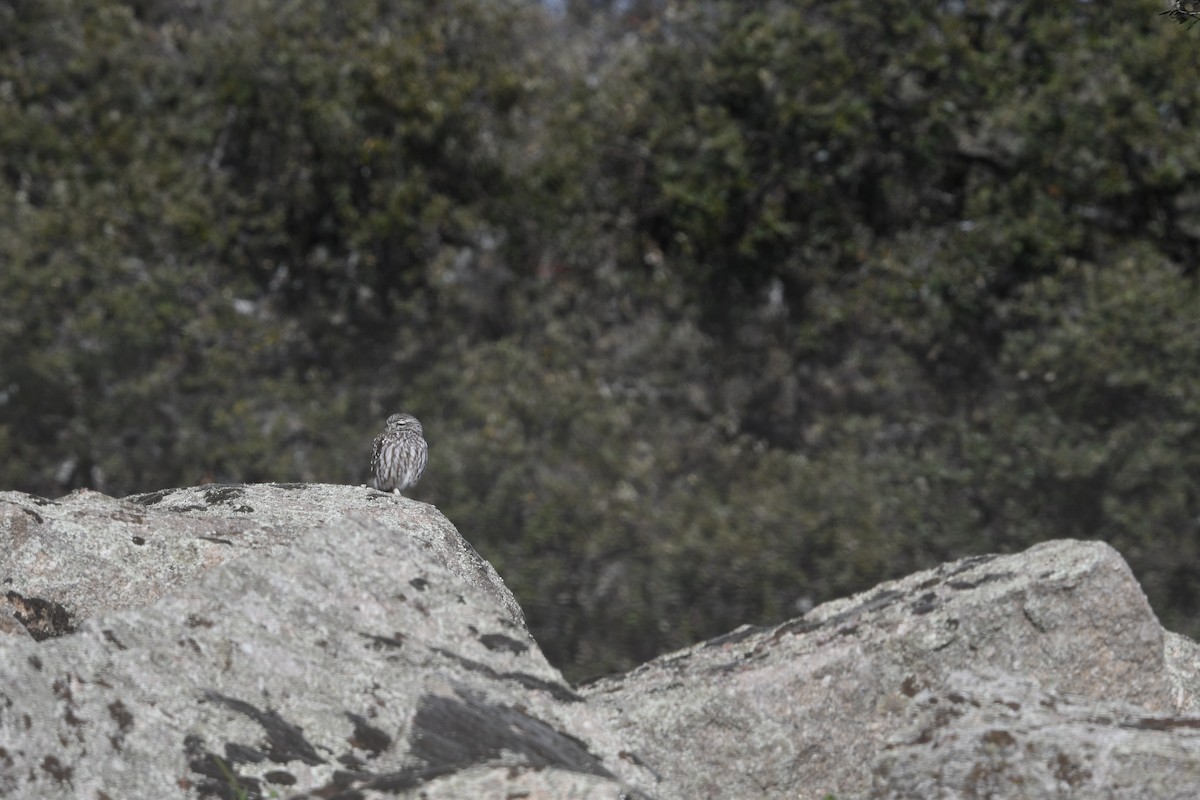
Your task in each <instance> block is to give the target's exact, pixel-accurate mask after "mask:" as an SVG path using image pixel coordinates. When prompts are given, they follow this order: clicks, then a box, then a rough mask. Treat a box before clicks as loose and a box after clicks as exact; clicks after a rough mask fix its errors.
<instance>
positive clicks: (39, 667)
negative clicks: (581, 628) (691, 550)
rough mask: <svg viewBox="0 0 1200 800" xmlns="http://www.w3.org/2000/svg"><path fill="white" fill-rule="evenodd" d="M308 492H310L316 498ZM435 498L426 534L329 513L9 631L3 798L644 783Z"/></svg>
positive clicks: (591, 794)
mask: <svg viewBox="0 0 1200 800" xmlns="http://www.w3.org/2000/svg"><path fill="white" fill-rule="evenodd" d="M268 491H271V490H268ZM320 491H324V490H320ZM246 494H247V495H250V496H255V495H254V492H253V490H251V491H248V492H247V493H246ZM306 495H307V493H306V492H297V493H294V497H295V498H296V499H295V500H294V502H293V505H294V506H296V507H297V509H298V513H308V514H312V512H313V508H312V507H310V508H308V509H307V511H306V512H299V507H300V506H303V505H304V504H305V499H306ZM259 496H261V495H259ZM323 496H324V495H321V494H318V499H320V498H322V497H323ZM243 497H245V495H243ZM93 499H94V498H93ZM387 502H388V503H392V502H393V501H392V500H391V499H388V500H387ZM401 504H402V505H401V507H402V509H403V508H404V507H408V509H409V510H410V511H411V510H412V507H413V506H415V505H417V504H410V503H408V502H407V501H401ZM312 505H313V506H316V507H320V506H318V504H317V503H313V504H312ZM194 511H196V512H202V511H203V510H202V509H195V510H194ZM417 511H418V512H419V516H417V517H416V518H415V520H416V521H410V522H409V523H408V525H409V526H412V527H416V526H420V525H424V526H426V529H425V530H424V531H423V532H422V534H421V535H410V533H409V532H408V531H406V530H403V529H402V530H400V531H397V530H396V528H395V527H392V526H385V525H384V524H382V521H381V520H379V519H369V518H364V517H359V518H350V517H342V518H340V519H338V518H333V519H330V520H327V521H324V524H322V521H320V520H314V522H313V524H315V525H317V526H318V527H316V528H315V529H313V530H311V531H309V532H308V533H306V534H302V535H295V536H293V538H292V541H291V542H290V545H289V546H287V547H275V548H266V549H260V550H258V551H250V550H246V551H244V552H246V553H247V554H245V555H243V556H242V557H240V558H236V559H232V560H229V561H227V562H226V563H224V564H222V565H220V566H217V567H212V568H209V569H207V570H201V569H197V568H195V567H194V566H193V569H192V571H193V574H198V573H201V572H202V574H199V576H198V577H196V578H193V580H192V582H191V583H190V584H189V585H187V586H180V585H178V584H179V582H178V581H176V582H175V585H174V587H173V590H172V591H171V592H170V593H169V594H165V595H164V596H163V597H162V598H161V599H160V600H159V601H158V602H157V603H154V604H153V605H149V606H146V607H141V608H132V609H126V610H124V611H118V612H113V613H109V614H105V615H101V616H98V617H94V618H91V619H86V620H82V621H81V622H80V623H79V624H78V626H77V628H76V629H75V630H74V632H73V633H71V634H69V635H62V636H58V637H55V638H49V639H46V640H44V641H41V642H35V641H32V640H30V639H28V638H26V639H19V638H14V639H11V640H9V642H8V643H7V644H5V645H4V646H3V647H2V649H0V796H3V797H18V798H75V797H85V798H104V797H108V798H140V797H145V798H162V797H180V796H184V797H222V796H224V797H232V796H237V792H238V791H243V792H246V793H247V794H246V796H248V797H259V796H269V793H270V792H271V791H276V792H278V793H279V795H278V796H283V795H286V796H296V795H301V796H302V795H304V794H305V793H309V792H312V793H319V794H320V796H326V797H329V796H332V797H370V796H388V797H395V796H400V797H406V796H412V797H415V796H417V795H418V794H419V793H422V792H424V793H425V794H427V795H429V796H442V797H449V796H453V794H454V793H455V792H458V791H460V790H462V791H466V788H465V787H477V788H478V789H479V790H480V791H484V790H485V788H486V787H501V788H502V791H501V788H496V791H497V794H496V795H495V796H501V797H502V796H529V797H537V796H541V797H580V798H600V797H606V798H615V797H617V796H618V795H619V794H621V793H622V792H623V791H626V790H625V789H623V788H622V787H623V785H624V784H622V782H621V781H620V780H619V779H617V778H616V777H615V776H614V774H613V772H612V770H611V769H610V768H609V766H608V764H606V759H607V760H608V761H611V762H614V763H616V764H617V766H618V767H620V768H621V769H622V770H623V771H625V772H628V771H629V767H628V765H627V764H623V763H621V762H620V760H619V759H618V757H617V755H616V752H617V751H618V750H619V748H618V747H617V745H616V743H615V741H612V742H607V744H606V733H605V732H604V731H595V730H590V729H589V727H588V726H589V724H590V718H589V716H588V714H587V712H586V711H581V712H579V713H577V714H576V713H574V712H572V711H571V709H572V707H573V706H582V702H581V701H580V699H579V697H578V695H577V694H576V693H575V692H574V691H573V690H572V689H571V687H569V686H567V685H566V684H565V683H564V682H563V679H562V677H561V675H560V673H559V672H558V671H557V670H555V669H554V668H552V667H551V666H550V665H549V664H547V663H546V661H545V659H544V658H543V656H542V654H541V652H540V650H539V649H538V648H537V645H536V643H535V642H534V641H533V639H532V638H531V637H530V636H529V634H528V633H527V632H526V630H525V629H524V627H523V626H522V625H521V624H520V623H519V621H518V620H516V619H514V618H513V616H512V614H510V613H509V611H508V609H507V608H506V607H505V606H504V604H503V603H501V602H499V601H498V600H497V598H496V592H495V589H494V587H491V586H489V585H486V583H485V584H477V585H472V584H471V582H470V580H467V579H464V576H463V575H462V574H460V572H459V570H458V569H454V568H452V565H453V561H452V560H451V565H448V564H447V560H448V559H446V558H445V556H444V553H443V552H441V551H439V550H436V549H435V548H433V547H431V546H430V545H429V543H428V540H429V539H430V537H431V536H433V535H435V534H437V532H438V530H439V529H440V526H441V524H442V523H440V521H439V520H438V519H437V518H436V517H435V516H433V514H432V513H430V512H425V511H421V510H420V509H417ZM396 514H397V512H381V513H380V514H378V515H376V516H383V517H385V518H387V519H388V520H389V521H390V522H391V523H392V524H393V525H394V524H395V520H396V518H397V517H396ZM193 522H194V520H193ZM38 524H45V523H38ZM181 527H182V528H183V529H184V530H187V531H192V530H193V527H192V522H187V523H184V524H183V525H181ZM101 535H102V536H104V537H107V536H108V533H106V532H105V533H102V534H101ZM154 535H156V536H158V537H161V538H162V539H164V540H172V537H171V536H170V535H169V534H167V533H166V532H165V531H162V530H160V531H157V532H155V534H154ZM98 552H103V548H99V550H98ZM183 552H189V551H187V550H184V551H183ZM193 564H194V562H193ZM455 566H460V565H455ZM468 578H470V579H474V578H475V573H472V574H471V575H468ZM573 719H577V720H578V722H573V721H572V720H573ZM585 734H586V735H587V737H588V741H586V742H585V740H584V738H583V736H584V735H585ZM607 738H608V739H611V736H608V737H607ZM605 748H607V750H608V751H611V752H604V749H605ZM486 790H487V791H489V792H490V791H491V789H486ZM472 791H474V790H472ZM430 793H432V794H430ZM464 796H465V795H464Z"/></svg>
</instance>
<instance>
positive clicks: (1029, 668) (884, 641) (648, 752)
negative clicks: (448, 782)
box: [584, 541, 1191, 800]
mask: <svg viewBox="0 0 1200 800" xmlns="http://www.w3.org/2000/svg"><path fill="white" fill-rule="evenodd" d="M972 668H976V669H982V668H986V669H990V670H1000V671H1003V672H1007V673H1011V674H1014V675H1022V676H1025V677H1026V678H1028V679H1031V680H1033V681H1035V682H1036V683H1038V684H1039V685H1041V686H1043V687H1045V688H1046V689H1050V690H1060V691H1064V692H1071V693H1074V694H1077V695H1082V696H1085V697H1091V698H1095V699H1098V700H1099V699H1104V700H1121V701H1124V702H1126V703H1129V704H1136V705H1138V706H1141V707H1142V708H1143V709H1145V710H1146V712H1147V713H1151V712H1153V713H1159V714H1164V713H1165V714H1170V713H1174V712H1175V711H1176V710H1177V709H1181V708H1184V707H1186V706H1185V704H1184V703H1181V702H1180V701H1179V700H1178V699H1177V698H1176V694H1177V692H1178V691H1179V687H1178V685H1176V684H1174V683H1172V681H1171V680H1170V679H1169V677H1168V670H1167V667H1166V663H1165V659H1164V647H1163V631H1162V629H1161V628H1160V627H1159V625H1158V622H1157V620H1156V619H1155V617H1154V614H1153V613H1152V612H1151V610H1150V607H1149V605H1148V604H1147V602H1146V598H1145V596H1144V595H1143V593H1142V591H1141V589H1140V587H1139V586H1138V585H1137V583H1136V581H1135V580H1134V579H1133V576H1132V574H1131V573H1130V572H1129V568H1128V567H1127V566H1126V565H1125V562H1124V561H1123V560H1122V559H1121V557H1120V556H1119V555H1118V554H1117V553H1116V551H1114V550H1113V549H1112V548H1110V547H1108V546H1107V545H1104V544H1100V543H1082V542H1074V541H1057V542H1049V543H1046V544H1043V545H1038V546H1036V547H1034V548H1032V549H1030V550H1028V551H1026V552H1024V553H1021V554H1019V555H1014V556H1007V557H992V556H982V557H976V558H968V559H965V560H963V561H958V562H954V563H951V564H945V565H942V566H941V567H938V568H937V569H934V570H929V571H926V572H920V573H916V574H914V575H910V576H908V577H907V578H904V579H902V580H899V581H894V582H891V583H885V584H882V585H880V586H878V587H876V588H875V589H873V590H871V591H869V592H866V593H864V594H861V595H858V596H855V597H851V598H848V599H844V600H837V601H834V602H832V603H827V604H825V605H822V606H819V607H818V608H815V609H813V610H812V611H811V612H809V614H808V615H806V616H805V617H803V618H801V619H797V620H792V621H790V622H786V623H784V624H782V625H778V626H775V627H772V628H766V629H753V628H743V629H740V630H737V631H734V632H733V633H731V634H728V635H726V636H723V637H719V638H717V639H713V640H711V641H708V642H704V643H702V644H699V645H696V646H694V647H692V648H689V649H687V650H683V651H680V652H678V653H673V654H670V655H667V656H663V657H661V658H659V659H656V660H654V661H652V662H650V663H648V664H646V665H643V666H642V667H640V668H638V669H636V670H634V671H632V672H630V673H628V674H625V675H620V676H616V677H613V678H608V679H604V680H601V681H598V682H596V683H594V684H592V685H590V686H588V687H586V689H585V690H584V694H585V696H586V697H587V698H588V699H589V701H590V702H591V703H592V705H594V706H596V707H598V708H600V709H602V710H604V711H605V712H606V713H607V715H608V719H609V721H610V722H611V724H612V725H613V726H614V727H615V728H616V729H617V731H618V734H619V735H620V737H621V738H622V739H623V740H624V741H625V742H626V743H627V746H628V747H630V748H631V749H633V750H634V751H636V752H638V753H640V754H641V756H642V758H644V759H645V760H646V762H647V763H648V764H649V765H650V766H651V767H652V768H653V769H654V770H655V771H656V773H658V774H659V775H661V777H662V784H661V787H660V790H661V794H662V796H663V797H668V798H690V797H716V796H725V797H793V798H813V799H814V800H817V799H819V798H823V797H825V796H826V795H828V794H830V793H832V794H834V795H836V796H837V797H862V796H865V795H866V794H867V792H868V791H870V790H871V786H872V778H871V775H872V763H873V761H874V759H875V758H876V757H877V756H878V755H879V754H880V753H882V752H883V751H884V749H885V746H886V745H887V743H888V741H889V737H890V736H891V735H892V734H893V733H894V732H895V731H896V730H898V729H899V728H900V727H901V726H902V725H903V724H904V723H905V712H906V709H907V707H908V706H909V704H910V703H912V702H914V699H915V698H917V697H918V696H919V695H921V694H922V693H924V692H940V691H948V690H951V689H953V677H952V676H953V675H954V674H955V672H956V671H960V670H969V669H972ZM1187 702H1191V701H1190V700H1188V701H1187ZM947 796H955V795H953V794H952V793H951V794H950V795H947ZM1035 796H1036V795H1035Z"/></svg>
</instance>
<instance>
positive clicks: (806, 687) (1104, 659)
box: [0, 485, 1200, 800]
mask: <svg viewBox="0 0 1200 800" xmlns="http://www.w3.org/2000/svg"><path fill="white" fill-rule="evenodd" d="M0 546H3V550H0V580H3V581H4V584H5V590H6V592H7V596H6V597H7V599H6V602H7V604H8V613H6V614H0V630H3V631H5V632H6V633H8V634H9V635H8V636H6V637H0V797H14V798H76V797H80V798H89V799H91V798H95V800H104V798H111V799H113V800H115V799H116V798H141V797H146V798H161V797H189V798H216V797H221V798H233V797H247V798H258V797H271V796H275V797H327V798H328V797H333V798H370V797H413V798H415V797H428V798H462V797H480V798H490V797H497V798H510V797H521V798H547V800H549V798H610V799H615V798H618V797H646V798H650V797H657V798H662V800H672V799H673V798H680V799H681V800H682V798H688V799H689V800H690V798H695V797H729V798H742V797H745V798H759V797H768V798H770V797H778V798H784V797H787V798H814V800H815V799H816V798H824V797H826V796H827V795H829V794H833V795H834V796H835V797H837V798H839V799H840V800H846V798H863V797H873V798H877V799H878V800H885V799H886V800H898V799H899V798H917V797H921V798H937V797H947V798H950V797H955V798H957V797H995V798H1008V797H1013V798H1016V797H1103V798H1107V797H1113V798H1116V797H1181V798H1182V797H1197V796H1200V777H1198V776H1200V718H1195V717H1191V716H1188V715H1189V714H1196V713H1197V710H1198V709H1200V696H1198V694H1197V690H1198V688H1200V647H1198V646H1197V645H1196V644H1195V643H1194V642H1191V641H1190V640H1188V639H1185V638H1184V637H1180V636H1177V635H1175V634H1169V633H1165V632H1164V631H1163V630H1162V629H1161V627H1160V626H1159V625H1158V622H1157V620H1156V619H1155V618H1154V615H1153V613H1152V612H1151V610H1150V608H1149V606H1148V605H1147V603H1146V600H1145V597H1144V596H1143V594H1142V592H1141V590H1140V588H1139V587H1138V586H1137V583H1136V582H1135V580H1134V579H1133V576H1132V575H1131V574H1130V572H1129V569H1128V567H1127V566H1126V565H1125V563H1124V562H1123V561H1122V560H1121V558H1120V556H1119V555H1118V554H1117V553H1116V552H1115V551H1113V550H1112V549H1111V548H1109V547H1107V546H1106V545H1104V544H1101V543H1085V542H1073V541H1059V542H1050V543H1046V544H1043V545H1039V546H1037V547H1034V548H1032V549H1030V550H1028V551H1026V552H1024V553H1021V554H1018V555H1013V556H1004V557H995V556H981V557H975V558H968V559H964V560H962V561H958V562H953V563H950V564H945V565H942V566H941V567H939V568H937V569H934V570H929V571H927V572H923V573H918V574H915V575H911V576H909V577H907V578H904V579H902V580H899V581H894V582H891V583H886V584H882V585H880V586H878V587H876V588H875V589H873V590H871V591H869V592H866V593H863V594H861V595H858V596H856V597H851V598H847V599H844V600H838V601H835V602H832V603H828V604H825V605H823V606H820V607H818V608H816V609H814V610H813V611H811V612H810V613H809V614H808V615H806V616H805V617H803V618H799V619H795V620H791V621H789V622H786V623H783V624H781V625H776V626H773V627H770V628H750V627H744V628H740V629H738V630H736V631H733V632H731V633H729V634H726V635H725V636H721V637H718V638H716V639H713V640H711V641H708V642H704V643H701V644H698V645H696V646H694V647H691V648H688V649H687V650H683V651H680V652H677V653H672V654H669V655H666V656H662V657H660V658H658V659H655V660H654V661H651V662H649V663H648V664H645V665H643V666H642V667H639V668H638V669H636V670H633V671H632V672H629V673H626V674H624V675H618V676H612V677H609V678H605V679H602V680H600V681H596V682H594V683H592V684H589V685H587V686H585V687H582V688H574V687H571V686H568V685H567V684H565V683H564V682H563V679H562V676H561V675H560V673H559V672H558V671H557V670H555V669H554V668H553V667H552V666H551V665H550V664H548V663H547V662H546V660H545V658H544V657H543V656H542V653H541V651H540V650H539V649H538V647H537V644H536V642H534V641H533V639H532V638H531V637H530V635H529V634H528V632H527V631H526V629H525V626H524V622H523V617H522V615H521V612H520V609H519V607H518V606H517V605H516V601H515V600H514V599H513V598H512V595H511V594H510V593H509V592H508V590H507V589H506V588H505V587H504V584H503V582H502V581H501V580H500V578H499V576H497V575H496V574H495V572H494V571H493V570H492V569H491V567H490V566H489V565H488V564H487V563H486V562H485V561H483V560H482V559H481V558H480V557H479V556H478V555H477V554H476V553H475V551H474V550H473V549H472V548H471V547H470V545H469V544H467V543H466V542H465V541H464V540H463V539H462V538H461V537H460V536H459V535H458V533H457V532H456V531H455V530H454V528H453V526H452V525H451V524H450V523H449V522H448V521H447V520H445V518H444V517H442V516H441V515H440V514H439V513H438V512H437V511H436V509H433V508H432V507H430V506H426V505H424V504H421V503H417V502H414V501H411V500H407V499H404V498H400V497H394V496H390V495H384V494H382V493H379V492H375V491H372V490H368V489H365V488H361V487H346V486H288V485H260V486H219V487H217V486H208V487H197V488H193V489H181V490H172V491H167V492H157V493H154V494H149V495H139V496H136V497H133V498H129V499H126V500H114V499H112V498H108V497H105V496H103V495H99V494H96V493H92V492H83V493H76V494H73V495H71V496H69V497H67V498H64V499H62V500H60V501H48V500H43V499H41V498H34V497H31V496H28V495H21V494H16V493H5V494H0ZM1164 763H1166V764H1170V765H1171V769H1169V770H1164V769H1162V768H1161V765H1162V764H1164ZM1156 764H1157V765H1159V767H1158V768H1157V769H1156V768H1155V765H1156ZM1022 787H1024V788H1022Z"/></svg>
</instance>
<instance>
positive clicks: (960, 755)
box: [871, 674, 1200, 800]
mask: <svg viewBox="0 0 1200 800" xmlns="http://www.w3.org/2000/svg"><path fill="white" fill-rule="evenodd" d="M948 683H950V684H953V686H954V687H955V688H954V689H941V690H938V691H926V692H921V693H920V694H919V695H918V696H917V697H915V698H913V702H912V704H911V706H910V709H909V713H908V719H907V722H908V724H907V725H906V726H905V727H904V728H903V729H902V730H900V731H899V732H898V733H897V734H896V735H895V736H894V737H893V740H892V742H891V743H890V744H889V745H888V746H887V748H886V749H885V751H884V753H883V754H882V756H881V757H880V758H879V760H878V761H877V762H876V764H875V768H874V772H875V776H874V780H875V791H874V792H873V793H872V795H871V797H872V798H873V800H932V799H933V798H940V797H945V798H959V797H987V798H991V799H992V800H1024V798H1056V797H1062V798H1071V797H1086V798H1089V800H1093V799H1094V800H1123V799H1124V798H1130V800H1132V799H1133V798H1153V799H1154V800H1168V799H1169V798H1175V799H1176V800H1194V799H1195V798H1197V797H1200V719H1196V718H1188V717H1175V716H1171V715H1163V714H1150V713H1147V712H1146V711H1145V709H1141V708H1138V707H1137V706H1131V705H1128V704H1123V703H1112V702H1103V701H1096V700H1094V699H1092V698H1084V697H1078V696H1073V695H1067V694H1063V693H1061V692H1052V691H1045V690H1043V689H1041V688H1040V687H1038V686H1037V685H1036V684H1033V683H1032V682H1029V681H1024V680H1019V679H1017V678H1014V677H1013V676H1010V675H1003V674H1000V675H995V674H993V675H988V676H986V677H981V676H977V675H970V674H957V675H954V676H952V678H951V679H950V680H949V681H948Z"/></svg>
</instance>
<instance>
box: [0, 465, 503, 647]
mask: <svg viewBox="0 0 1200 800" xmlns="http://www.w3.org/2000/svg"><path fill="white" fill-rule="evenodd" d="M350 513H357V514H362V515H364V516H366V517H370V518H373V519H377V520H379V521H380V522H381V523H383V524H385V525H387V526H388V527H390V528H392V529H393V530H394V531H395V533H394V535H395V536H404V537H411V538H415V539H416V540H417V541H420V542H421V543H423V544H424V545H425V546H426V547H427V548H429V549H430V551H431V552H432V553H433V554H435V556H436V557H437V558H439V559H440V560H441V561H442V562H443V563H445V564H446V565H447V566H448V567H449V568H450V569H451V570H453V571H454V572H455V573H456V574H458V575H459V576H460V577H461V578H463V579H464V580H465V581H467V583H468V584H470V585H472V586H476V587H479V588H481V589H483V590H484V591H486V592H488V593H489V594H491V595H492V596H493V597H494V598H495V599H496V600H497V601H498V602H499V603H500V604H501V605H502V606H503V607H504V608H505V610H506V611H507V612H508V614H509V616H510V617H511V618H512V620H513V621H514V622H516V623H517V624H518V625H520V626H521V627H524V625H525V617H524V614H523V612H522V611H521V607H520V606H519V605H518V604H517V601H516V599H515V598H514V597H513V596H512V593H511V592H510V591H509V590H508V588H507V587H506V586H505V585H504V581H502V580H501V579H500V576H499V575H497V574H496V571H495V570H494V569H492V566H491V564H489V563H488V562H487V561H485V560H484V559H483V558H481V557H480V556H479V554H478V553H476V552H475V550H474V548H472V547H471V545H469V544H468V543H467V542H466V541H465V540H464V539H463V538H462V537H461V536H459V535H458V531H456V530H455V528H454V526H453V525H451V524H450V522H449V521H448V520H447V519H446V518H445V517H444V516H442V514H441V513H439V512H438V510H437V509H436V508H434V507H432V506H429V505H426V504H424V503H418V502H416V501H413V500H408V499H406V498H403V497H397V496H394V495H390V494H386V493H384V492H378V491H375V490H374V489H367V488H365V487H356V486H334V485H326V484H278V483H273V484H246V485H238V486H220V485H209V486H197V487H194V488H188V489H166V490H163V491H160V492H152V493H150V494H141V495H134V496H132V497H128V498H125V499H124V500H117V499H114V498H111V497H107V496H105V495H102V494H100V493H98V492H92V491H86V490H85V491H77V492H74V493H72V494H70V495H68V496H67V497H64V498H62V499H61V500H47V499H45V498H41V497H35V496H33V495H28V494H23V493H20V492H0V553H3V558H2V561H0V581H2V582H3V591H4V596H3V597H0V610H3V607H4V605H5V604H7V606H8V609H9V612H10V613H8V614H0V633H8V634H10V635H17V636H27V635H32V636H33V637H34V638H37V639H44V638H47V637H50V636H56V635H59V634H61V633H65V632H69V631H71V630H73V629H74V628H75V627H76V626H77V625H78V624H79V623H80V621H82V620H84V619H87V618H89V617H93V616H96V615H97V614H101V613H104V612H106V611H115V610H119V609H123V608H135V607H138V606H145V605H148V604H150V603H152V602H154V601H155V600H157V599H158V598H159V597H162V596H163V594H165V593H166V592H168V591H170V590H172V589H174V588H177V587H180V586H185V585H187V584H188V583H189V582H191V581H193V580H194V579H195V578H196V577H197V576H198V575H200V574H201V573H203V572H204V571H206V570H208V569H211V568H212V567H214V566H216V565H218V564H221V563H224V562H225V561H228V560H229V559H231V558H237V557H238V556H241V555H245V554H246V553H247V552H251V551H255V550H261V549H264V548H271V547H276V546H279V545H286V544H289V543H293V542H295V540H296V539H297V538H298V537H299V536H300V535H302V534H304V533H306V532H307V531H310V530H312V529H313V528H315V527H319V526H322V525H327V524H329V523H331V522H334V521H336V520H339V519H341V518H343V517H344V516H346V515H347V514H350ZM14 621H19V622H20V624H16V623H15V622H14Z"/></svg>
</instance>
